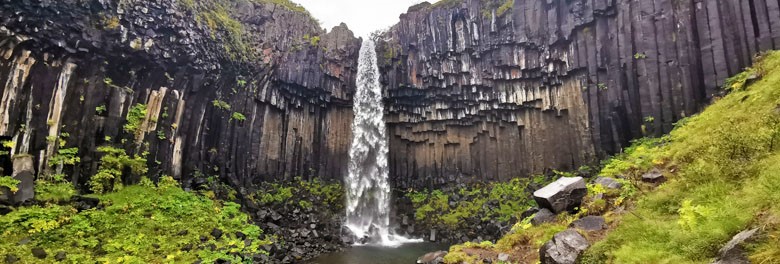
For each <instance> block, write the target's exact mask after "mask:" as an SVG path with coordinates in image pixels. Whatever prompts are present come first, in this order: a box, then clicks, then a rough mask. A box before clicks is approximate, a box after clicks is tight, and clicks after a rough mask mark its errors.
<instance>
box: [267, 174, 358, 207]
mask: <svg viewBox="0 0 780 264" xmlns="http://www.w3.org/2000/svg"><path fill="white" fill-rule="evenodd" d="M259 189H260V190H259V191H258V192H257V193H256V194H255V195H254V197H257V199H258V201H259V202H260V203H261V204H264V205H266V206H274V205H297V206H299V207H300V208H304V209H309V208H315V207H316V208H328V209H329V210H331V211H332V212H334V213H341V211H340V210H341V209H342V208H343V204H344V189H343V188H342V186H341V184H339V183H329V182H324V181H321V180H319V179H312V180H308V181H306V180H302V179H301V178H300V177H296V178H295V180H294V181H292V182H287V183H264V184H263V185H262V186H260V188H259Z"/></svg>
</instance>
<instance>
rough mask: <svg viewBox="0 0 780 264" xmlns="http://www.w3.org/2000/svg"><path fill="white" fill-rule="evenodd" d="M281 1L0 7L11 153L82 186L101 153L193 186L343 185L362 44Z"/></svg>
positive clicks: (0, 119)
mask: <svg viewBox="0 0 780 264" xmlns="http://www.w3.org/2000/svg"><path fill="white" fill-rule="evenodd" d="M274 3H282V4H274ZM274 3H271V1H250V0H245V1H244V0H242V1H228V2H225V3H219V1H210V0H197V1H174V0H154V1H148V0H121V1H120V0H62V1H59V0H58V1H39V0H2V1H0V90H2V98H0V100H2V101H0V136H3V138H4V143H5V144H4V145H5V146H6V147H9V148H8V149H7V150H8V151H10V152H11V153H10V154H11V156H18V155H32V156H33V157H34V160H35V166H36V169H37V171H38V173H40V174H46V175H52V174H56V173H64V174H66V175H72V180H73V181H74V182H78V183H81V184H83V183H84V182H85V181H86V180H87V179H88V178H89V177H90V176H91V175H93V174H94V173H95V172H96V170H97V169H98V161H99V159H100V156H101V155H100V153H99V152H98V151H97V148H98V147H99V146H104V145H110V146H114V147H119V148H123V149H125V150H126V151H127V152H128V154H130V155H146V157H147V159H148V166H149V168H150V169H149V174H150V175H151V176H153V177H156V176H160V175H172V176H174V177H175V178H178V179H181V180H182V181H185V182H187V181H188V180H190V179H191V178H192V176H199V175H209V176H211V175H214V176H220V177H221V178H222V179H223V180H224V181H227V182H229V183H230V184H231V185H233V186H236V187H245V186H249V185H250V184H252V183H253V182H259V181H266V180H280V179H292V178H293V177H296V176H301V177H304V178H310V177H320V178H325V179H341V176H342V175H343V173H345V172H346V164H347V163H346V160H347V159H348V157H347V156H348V148H349V141H350V134H351V127H350V126H351V122H352V115H353V114H352V109H351V108H352V107H351V102H352V94H354V89H355V78H354V76H355V71H356V68H357V67H356V65H357V56H358V54H357V53H358V50H359V47H360V40H359V39H357V38H355V37H354V36H353V34H352V32H351V31H350V30H349V29H347V27H346V25H343V24H342V25H341V26H338V27H335V28H333V30H331V31H330V32H325V31H324V30H322V29H321V28H320V26H319V23H318V22H316V20H314V19H313V18H311V17H310V16H309V15H308V13H307V12H306V11H305V10H302V8H300V7H298V6H294V5H292V6H291V5H285V4H283V3H284V1H275V2H274ZM288 4H289V3H288ZM74 149H75V150H77V155H76V156H77V157H79V158H80V162H79V163H77V164H76V165H74V166H69V165H67V163H64V164H63V163H62V162H59V161H52V160H53V159H54V160H59V159H58V157H59V158H61V156H62V155H60V156H58V154H61V151H62V150H66V151H73V150H74ZM9 173H10V171H8V169H6V172H5V174H9ZM69 179H70V178H69ZM133 180H137V179H128V181H133ZM239 189H241V188H239Z"/></svg>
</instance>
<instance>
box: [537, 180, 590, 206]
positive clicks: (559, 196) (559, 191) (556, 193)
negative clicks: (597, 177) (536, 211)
mask: <svg viewBox="0 0 780 264" xmlns="http://www.w3.org/2000/svg"><path fill="white" fill-rule="evenodd" d="M586 194H588V188H587V187H586V186H585V180H584V179H583V178H582V177H561V178H560V179H558V180H556V181H555V182H553V183H550V184H548V185H547V186H545V187H544V188H542V189H539V190H536V191H535V192H534V200H536V203H537V204H539V206H540V207H543V208H547V209H550V211H552V212H553V213H556V214H557V213H561V212H564V211H572V210H574V209H575V208H577V207H579V206H580V204H581V203H582V198H583V197H585V195H586Z"/></svg>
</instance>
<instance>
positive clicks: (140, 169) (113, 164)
mask: <svg viewBox="0 0 780 264" xmlns="http://www.w3.org/2000/svg"><path fill="white" fill-rule="evenodd" d="M98 152H100V153H102V154H103V157H101V158H100V167H99V169H98V172H97V174H95V175H94V176H92V178H91V179H90V180H89V186H90V190H92V191H93V192H95V193H106V192H110V191H118V190H121V189H122V179H123V178H122V175H123V171H125V169H129V171H130V173H131V174H132V175H135V176H141V175H145V174H146V172H147V170H148V168H147V167H146V155H143V154H142V155H140V156H139V155H134V156H132V157H130V155H127V153H125V150H124V149H121V148H116V147H113V146H100V147H98Z"/></svg>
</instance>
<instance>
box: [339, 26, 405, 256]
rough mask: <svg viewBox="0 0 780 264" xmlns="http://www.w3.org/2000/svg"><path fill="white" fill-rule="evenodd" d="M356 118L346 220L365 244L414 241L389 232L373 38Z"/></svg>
mask: <svg viewBox="0 0 780 264" xmlns="http://www.w3.org/2000/svg"><path fill="white" fill-rule="evenodd" d="M353 110H354V112H355V119H354V121H353V123H352V146H351V148H350V150H349V175H348V176H347V179H346V182H345V185H346V189H347V222H346V223H345V225H346V226H347V227H348V228H349V229H350V230H351V231H352V233H354V234H355V236H357V238H358V239H365V242H366V243H370V244H379V245H383V246H397V245H400V244H401V243H404V242H412V241H413V240H409V239H407V238H404V237H401V236H397V235H394V234H393V233H392V232H391V231H390V185H389V184H388V182H387V134H386V133H387V132H386V131H385V122H384V120H383V119H382V117H383V106H382V88H381V86H380V84H379V68H378V67H377V62H376V50H375V49H374V42H373V41H372V40H370V39H369V40H365V41H363V46H362V47H360V58H359V59H358V76H357V92H356V93H355V96H354V107H353Z"/></svg>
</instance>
